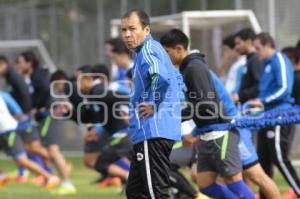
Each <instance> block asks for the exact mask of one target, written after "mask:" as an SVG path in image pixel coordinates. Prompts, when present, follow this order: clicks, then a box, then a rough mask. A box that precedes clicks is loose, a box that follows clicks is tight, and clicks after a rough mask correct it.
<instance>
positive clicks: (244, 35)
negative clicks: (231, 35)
mask: <svg viewBox="0 0 300 199" xmlns="http://www.w3.org/2000/svg"><path fill="white" fill-rule="evenodd" d="M235 37H239V38H241V39H242V40H243V41H245V40H248V39H250V40H254V38H255V33H254V31H253V30H252V29H251V28H244V29H242V30H240V31H238V32H237V33H236V34H235Z"/></svg>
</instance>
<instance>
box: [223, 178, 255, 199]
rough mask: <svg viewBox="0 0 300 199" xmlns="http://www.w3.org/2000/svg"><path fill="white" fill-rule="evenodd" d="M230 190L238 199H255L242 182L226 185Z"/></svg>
mask: <svg viewBox="0 0 300 199" xmlns="http://www.w3.org/2000/svg"><path fill="white" fill-rule="evenodd" d="M227 187H228V189H230V190H231V191H232V192H233V193H234V194H235V195H236V196H237V197H238V198H245V199H255V195H254V193H253V192H252V191H251V190H250V189H249V187H248V186H247V185H246V184H245V182H244V181H243V180H239V181H237V182H234V183H231V184H227Z"/></svg>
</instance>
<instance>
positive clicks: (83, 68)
mask: <svg viewBox="0 0 300 199" xmlns="http://www.w3.org/2000/svg"><path fill="white" fill-rule="evenodd" d="M77 70H78V71H80V72H82V73H93V67H92V66H91V65H88V64H86V65H82V66H80V67H78V68H77Z"/></svg>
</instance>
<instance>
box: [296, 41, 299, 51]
mask: <svg viewBox="0 0 300 199" xmlns="http://www.w3.org/2000/svg"><path fill="white" fill-rule="evenodd" d="M296 49H297V50H298V51H300V38H299V40H298V42H297V44H296Z"/></svg>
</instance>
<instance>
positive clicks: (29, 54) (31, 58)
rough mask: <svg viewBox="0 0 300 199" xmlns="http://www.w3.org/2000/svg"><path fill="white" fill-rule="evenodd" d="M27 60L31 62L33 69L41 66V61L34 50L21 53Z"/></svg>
mask: <svg viewBox="0 0 300 199" xmlns="http://www.w3.org/2000/svg"><path fill="white" fill-rule="evenodd" d="M20 56H22V57H23V58H24V59H25V61H26V62H30V63H31V65H32V67H33V69H36V68H38V67H39V65H40V63H39V60H38V59H37V57H36V56H35V54H34V53H33V52H32V51H25V52H22V53H21V54H20Z"/></svg>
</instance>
